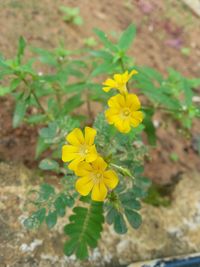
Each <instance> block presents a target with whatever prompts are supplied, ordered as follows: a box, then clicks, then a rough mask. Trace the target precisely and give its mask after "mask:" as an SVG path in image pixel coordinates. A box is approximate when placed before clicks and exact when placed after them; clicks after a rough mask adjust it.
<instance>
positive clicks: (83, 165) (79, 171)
mask: <svg viewBox="0 0 200 267" xmlns="http://www.w3.org/2000/svg"><path fill="white" fill-rule="evenodd" d="M91 171H92V166H91V165H90V164H89V163H87V162H85V161H82V162H80V163H79V164H78V165H77V168H76V170H75V174H76V175H77V176H88V175H89V173H90V172H91Z"/></svg>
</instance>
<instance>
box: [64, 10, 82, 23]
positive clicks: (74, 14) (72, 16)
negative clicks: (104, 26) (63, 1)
mask: <svg viewBox="0 0 200 267" xmlns="http://www.w3.org/2000/svg"><path fill="white" fill-rule="evenodd" d="M60 11H61V12H62V13H64V17H63V20H64V21H66V22H68V23H72V24H74V25H82V24H83V19H82V17H81V16H80V15H79V13H80V10H79V8H78V7H74V8H73V7H67V6H61V7H60Z"/></svg>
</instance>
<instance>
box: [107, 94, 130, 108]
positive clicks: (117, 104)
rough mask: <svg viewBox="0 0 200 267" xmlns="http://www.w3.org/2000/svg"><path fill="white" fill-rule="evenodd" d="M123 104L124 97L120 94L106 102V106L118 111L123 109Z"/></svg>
mask: <svg viewBox="0 0 200 267" xmlns="http://www.w3.org/2000/svg"><path fill="white" fill-rule="evenodd" d="M125 104H126V103H125V99H124V96H123V95H121V94H117V95H115V96H113V97H111V98H110V99H109V100H108V106H109V107H111V108H118V109H119V108H121V107H124V106H125Z"/></svg>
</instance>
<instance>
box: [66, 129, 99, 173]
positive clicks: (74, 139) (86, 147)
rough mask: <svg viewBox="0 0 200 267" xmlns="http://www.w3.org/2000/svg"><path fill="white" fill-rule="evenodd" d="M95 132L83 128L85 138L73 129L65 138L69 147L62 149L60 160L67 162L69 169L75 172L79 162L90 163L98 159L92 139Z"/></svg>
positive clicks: (78, 130)
mask: <svg viewBox="0 0 200 267" xmlns="http://www.w3.org/2000/svg"><path fill="white" fill-rule="evenodd" d="M95 136H96V130H95V129H93V128H90V127H85V136H83V133H82V131H81V130H80V129H79V128H75V129H74V130H73V131H72V132H71V133H69V134H68V135H67V136H66V140H67V141H68V143H69V144H70V145H64V146H63V147H62V160H63V161H64V162H69V161H71V163H70V164H69V166H68V167H69V169H71V170H75V169H76V168H77V165H78V164H79V163H80V162H81V161H84V160H85V161H86V162H92V161H94V160H96V158H97V157H98V154H97V151H96V148H95V145H94V138H95Z"/></svg>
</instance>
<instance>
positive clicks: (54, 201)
mask: <svg viewBox="0 0 200 267" xmlns="http://www.w3.org/2000/svg"><path fill="white" fill-rule="evenodd" d="M33 193H34V194H35V199H34V201H33V200H31V199H28V200H27V203H26V204H27V205H28V204H32V205H34V207H35V209H36V211H34V212H33V213H32V214H31V215H30V216H29V217H28V218H27V219H26V220H25V221H24V225H25V227H26V228H28V229H34V228H38V227H39V226H40V225H41V224H42V222H44V221H46V224H47V226H48V227H49V228H52V227H53V226H55V225H56V223H57V219H58V217H59V216H60V217H63V216H64V215H65V213H66V208H67V207H72V206H73V205H74V198H73V195H71V194H70V193H68V192H66V190H65V191H63V192H60V193H56V192H55V189H54V187H53V186H52V185H49V184H41V186H40V188H39V190H38V191H37V190H34V191H32V192H30V194H33Z"/></svg>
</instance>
